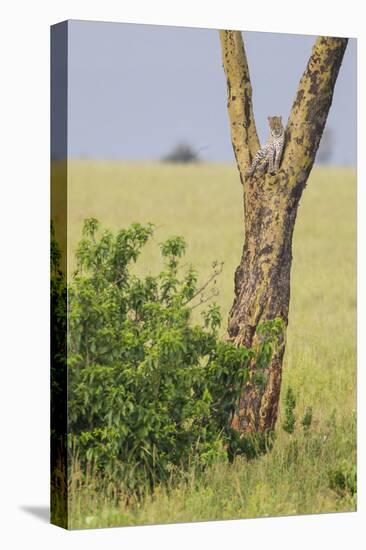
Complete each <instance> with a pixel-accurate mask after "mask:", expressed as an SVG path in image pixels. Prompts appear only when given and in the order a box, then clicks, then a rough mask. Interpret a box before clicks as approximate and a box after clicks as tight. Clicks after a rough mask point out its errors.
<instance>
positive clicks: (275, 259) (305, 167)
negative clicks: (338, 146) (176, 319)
mask: <svg viewBox="0 0 366 550" xmlns="http://www.w3.org/2000/svg"><path fill="white" fill-rule="evenodd" d="M220 39H221V48H222V59H223V66H224V70H225V74H226V79H227V87H228V114H229V119H230V127H231V139H232V144H233V149H234V153H235V158H236V161H237V166H238V170H239V174H240V179H241V182H242V184H243V195H244V197H243V198H244V226H245V239H244V246H243V253H242V258H241V262H240V265H239V266H238V268H237V270H236V272H235V296H234V303H233V306H232V308H231V311H230V314H229V321H228V330H227V339H228V340H230V341H232V342H234V343H235V344H236V345H237V346H240V345H244V346H247V347H250V346H253V345H255V343H256V328H257V326H258V323H259V322H260V321H265V320H269V319H274V318H276V317H281V318H282V319H283V320H284V322H285V326H287V323H288V310H289V302H290V273H291V262H292V236H293V231H294V226H295V221H296V215H297V209H298V205H299V201H300V197H301V194H302V192H303V190H304V188H305V185H306V182H307V179H308V177H309V174H310V171H311V168H312V166H313V163H314V160H315V155H316V152H317V149H318V146H319V142H320V139H321V136H322V133H323V130H324V126H325V123H326V119H327V116H328V112H329V108H330V106H331V103H332V98H333V92H334V86H335V82H336V79H337V76H338V72H339V69H340V66H341V63H342V59H343V55H344V52H345V49H346V46H347V39H345V38H331V37H318V38H317V39H316V41H315V44H314V47H313V50H312V53H311V56H310V59H309V61H308V64H307V67H306V69H305V72H304V74H303V76H302V78H301V80H300V83H299V86H298V90H297V94H296V97H295V100H294V103H293V106H292V109H291V113H290V117H289V120H288V124H287V128H286V142H285V148H284V153H283V158H282V163H281V167H280V170H279V172H278V173H277V174H275V175H270V174H262V175H259V174H258V173H254V175H253V176H251V177H249V178H246V177H245V173H246V171H247V169H248V167H249V165H250V163H251V160H252V158H253V156H254V155H255V153H256V152H257V150H258V149H259V140H258V136H257V132H256V128H255V121H254V115H253V106H252V88H251V83H250V76H249V69H248V63H247V59H246V54H245V49H244V44H243V40H242V35H241V33H240V32H238V31H220ZM284 351H285V337H284V338H283V341H281V342H280V345H279V348H278V350H277V352H276V353H275V354H274V356H273V358H272V361H271V363H270V365H269V366H268V368H267V371H266V373H265V384H264V385H263V387H259V386H258V385H256V384H254V383H253V382H252V381H251V380H252V379H253V376H254V375H255V373H256V365H255V364H254V363H253V364H252V365H251V367H250V378H249V382H248V383H247V384H246V386H245V388H243V391H242V394H241V397H240V399H239V403H238V406H237V409H236V411H235V412H234V414H233V417H232V420H231V425H232V427H233V428H234V429H236V430H238V431H239V432H240V433H242V434H245V433H248V432H262V433H263V432H265V431H267V430H270V429H273V428H274V426H275V423H276V419H277V411H278V403H279V397H280V389H281V377H282V361H283V355H284Z"/></svg>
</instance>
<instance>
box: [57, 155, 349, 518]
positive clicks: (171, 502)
mask: <svg viewBox="0 0 366 550" xmlns="http://www.w3.org/2000/svg"><path fill="white" fill-rule="evenodd" d="M68 173H69V184H68V186H69V187H68V203H69V210H68V215H69V219H68V225H69V229H70V232H69V250H70V257H69V266H70V269H72V268H73V266H74V259H73V254H74V251H75V247H76V244H77V242H78V240H79V239H80V233H81V227H82V223H83V220H84V219H85V218H86V217H90V216H94V217H96V218H98V219H99V220H100V221H101V223H102V224H103V225H109V226H110V227H111V228H112V229H116V228H119V227H122V226H126V225H128V224H129V223H131V222H133V221H140V222H153V223H155V224H156V226H157V227H158V231H157V233H156V237H155V238H156V239H158V241H159V242H160V241H163V240H164V239H165V238H166V237H168V236H171V235H172V234H173V235H174V234H175V235H179V234H182V235H184V237H185V238H186V240H187V242H188V245H189V246H188V252H187V261H188V262H192V263H193V265H195V266H196V267H197V268H198V270H199V273H200V276H201V277H202V279H203V280H204V279H205V278H206V277H207V275H208V274H209V272H210V267H211V263H212V261H213V260H223V261H224V262H225V266H224V272H223V274H222V276H221V278H220V280H219V281H218V285H219V291H220V295H219V297H218V300H217V301H218V303H219V304H220V306H221V308H222V312H223V314H224V317H225V316H226V315H227V313H228V311H229V308H230V306H231V302H232V298H233V274H234V270H235V268H236V266H237V264H238V262H239V259H240V255H241V247H242V241H243V222H242V218H243V211H242V196H241V186H240V183H239V178H238V176H237V173H236V169H235V167H234V166H230V165H214V164H201V165H194V166H174V165H160V164H129V163H119V162H92V161H83V162H72V163H70V164H69V172H68ZM355 183H356V178H355V173H354V171H353V170H351V169H346V168H344V169H343V168H315V169H314V170H313V173H312V175H311V177H310V179H309V182H308V187H307V189H306V190H305V192H304V196H303V199H302V201H301V205H300V209H299V213H298V219H297V224H296V228H295V234H294V245H293V268H292V282H291V304H290V316H289V328H288V337H287V349H286V354H285V362H284V374H283V386H282V387H283V391H282V395H283V396H284V395H285V391H286V389H287V388H288V387H289V386H291V388H292V389H293V390H294V392H295V395H296V400H297V407H296V416H297V423H296V428H295V432H294V434H292V435H289V434H287V433H285V432H284V431H283V430H282V429H281V425H282V422H283V418H282V409H281V410H280V418H279V420H278V424H277V438H276V441H275V444H274V448H273V450H272V451H271V452H270V453H269V454H267V455H266V456H263V457H262V458H260V459H257V460H255V461H252V462H246V461H245V460H244V459H238V460H236V461H235V463H234V464H231V465H229V464H227V463H223V462H221V463H217V464H215V465H213V466H212V467H211V468H209V469H208V470H207V471H206V472H205V473H203V474H200V475H198V473H197V472H195V471H194V470H192V471H190V472H189V473H188V479H186V480H185V481H184V480H182V481H181V480H179V479H174V480H172V483H171V484H170V485H169V484H168V485H166V486H164V487H160V488H159V489H158V490H157V491H156V492H155V493H154V495H152V496H148V497H146V498H145V499H143V500H142V501H141V500H139V501H137V500H136V501H134V500H133V499H131V498H127V495H124V490H123V487H122V486H121V487H118V483H116V482H114V483H109V485H106V484H105V482H104V485H103V484H102V482H101V480H99V479H98V477H97V476H96V474H95V472H94V471H93V468H92V466H91V467H90V470H89V471H88V472H81V471H80V469H79V468H78V463H77V460H75V462H74V464H72V475H71V477H70V504H69V512H70V527H72V528H83V527H96V526H107V525H127V524H128V525H131V524H143V523H165V522H176V521H193V520H195V521H199V520H208V519H225V518H239V517H256V516H266V515H272V516H273V515H287V514H297V513H319V512H330V511H344V510H353V509H354V508H355V496H354V495H352V491H348V490H342V487H341V486H339V487H338V488H337V486H335V485H334V483H332V481H331V479H332V472H333V473H334V471H335V470H337V469H338V470H339V471H341V472H343V471H345V472H346V473H347V472H348V471H352V469H353V468H354V465H355V406H356V405H355V392H356V371H355V328H356V327H355V301H356V294H355V284H356V283H355V248H356V242H355V231H356V220H355V194H356V185H355ZM153 249H154V246H152V247H151V248H149V247H147V250H146V251H145V252H144V256H143V257H142V262H141V263H140V264H139V266H137V267H136V269H137V270H140V273H141V272H143V273H148V272H155V271H156V270H157V269H158V268H159V265H158V259H157V258H156V257H155V256H154V255H153ZM306 407H312V409H313V422H312V425H311V427H310V429H309V433H308V434H305V433H304V431H303V429H302V427H301V418H302V415H303V414H304V412H305V409H306ZM282 408H283V407H282ZM340 485H341V484H340Z"/></svg>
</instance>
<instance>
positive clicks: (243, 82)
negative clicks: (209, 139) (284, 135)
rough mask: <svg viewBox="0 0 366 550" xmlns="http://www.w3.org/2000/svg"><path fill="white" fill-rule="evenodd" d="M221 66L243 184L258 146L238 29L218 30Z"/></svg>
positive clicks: (249, 85) (250, 94)
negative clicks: (225, 83)
mask: <svg viewBox="0 0 366 550" xmlns="http://www.w3.org/2000/svg"><path fill="white" fill-rule="evenodd" d="M220 41H221V51H222V60H223V66H224V70H225V75H226V81H227V93H228V103H227V107H228V112H229V118H230V128H231V141H232V144H233V149H234V154H235V158H236V162H237V165H238V169H239V172H240V176H241V181H242V183H243V182H244V174H245V172H246V170H247V168H248V167H249V165H250V163H251V160H252V158H253V157H254V155H255V154H256V152H257V151H258V149H259V147H260V145H259V140H258V135H257V130H256V127H255V121H254V114H253V105H252V85H251V82H250V75H249V68H248V62H247V57H246V53H245V49H244V43H243V39H242V35H241V32H240V31H224V30H223V31H220Z"/></svg>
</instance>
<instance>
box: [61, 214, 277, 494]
mask: <svg viewBox="0 0 366 550" xmlns="http://www.w3.org/2000/svg"><path fill="white" fill-rule="evenodd" d="M152 235H153V226H152V225H146V226H142V225H140V224H133V225H131V226H130V227H129V228H127V229H122V230H120V231H119V232H118V233H117V234H116V235H114V234H112V233H111V232H110V231H103V232H100V231H99V224H98V222H97V220H95V219H89V220H86V221H85V224H84V228H83V238H82V240H81V242H80V243H79V246H78V249H77V253H76V258H77V269H76V272H75V274H74V275H73V278H72V281H71V284H70V285H69V289H68V315H69V317H68V320H69V330H68V384H69V395H68V419H69V446H70V448H71V449H72V452H77V453H78V457H79V460H80V461H81V462H82V463H84V464H85V463H86V462H88V461H89V462H90V461H91V462H94V463H95V464H97V467H98V469H99V470H100V471H101V472H102V473H103V474H108V473H110V474H111V475H118V476H120V477H123V479H125V482H126V487H130V488H131V489H132V490H135V489H136V487H138V486H141V480H142V478H143V479H144V480H148V481H149V482H150V484H151V485H153V484H154V483H155V481H157V480H163V479H166V478H167V477H169V476H170V477H171V476H172V475H173V474H174V472H175V471H176V469H177V468H182V467H183V468H184V467H185V466H187V465H188V464H189V463H192V461H193V462H195V463H197V465H200V466H201V465H205V464H207V463H208V462H210V461H211V460H213V459H214V458H215V457H217V456H218V455H219V454H223V453H225V452H226V448H227V447H228V446H230V441H231V438H232V436H233V434H232V431H231V429H230V428H229V418H230V414H231V413H232V411H233V408H234V406H235V403H236V402H237V398H238V395H239V392H240V389H241V387H242V385H243V384H244V383H245V382H246V380H247V378H248V363H249V361H250V360H251V359H252V358H253V357H258V362H259V363H260V365H261V367H262V368H263V369H264V368H265V367H266V365H267V364H268V360H269V359H270V354H269V351H268V350H269V348H271V346H273V345H274V342H275V338H276V337H277V336H276V335H277V333H276V331H274V332H273V331H271V329H270V324H269V325H268V326H267V331H265V330H263V336H262V338H261V344H260V346H259V348H258V349H257V350H255V351H254V350H252V349H246V348H244V347H240V348H237V347H235V346H234V345H233V344H231V343H228V342H223V341H221V340H220V339H219V334H218V331H219V328H220V324H221V316H220V311H219V308H218V307H217V305H215V304H214V303H211V304H210V305H209V306H208V307H207V309H206V310H205V311H203V312H202V319H203V322H202V324H201V325H198V324H193V322H192V313H191V312H192V308H194V307H196V306H197V305H200V304H202V303H204V302H206V301H207V299H208V298H210V297H212V296H213V295H214V294H215V292H214V291H212V290H210V285H209V283H210V282H212V283H213V286H214V282H215V278H216V276H217V275H218V274H219V272H220V270H221V267H220V265H219V264H217V263H215V264H214V265H213V273H212V276H211V277H210V278H209V280H208V281H207V282H206V283H205V284H204V285H202V287H201V288H199V287H198V283H197V281H198V277H197V273H196V271H195V270H194V269H193V268H192V267H189V268H186V270H185V271H184V270H182V266H181V258H182V257H183V256H184V253H185V249H186V244H185V242H184V239H183V238H182V237H174V238H171V239H168V240H167V241H165V242H164V243H162V244H161V245H160V249H161V254H162V257H163V262H164V267H163V270H162V271H161V272H160V273H159V274H157V275H155V276H152V275H148V276H146V277H145V278H139V277H137V276H136V275H134V274H133V273H131V269H130V268H131V266H132V264H133V263H134V262H136V261H137V259H138V257H139V255H140V253H141V250H142V248H143V246H144V245H145V244H146V242H147V241H148V239H149V238H150V237H151V236H152ZM276 322H277V324H278V321H276ZM259 360H260V361H259ZM241 450H242V451H243V452H245V446H244V447H243V446H242V449H241Z"/></svg>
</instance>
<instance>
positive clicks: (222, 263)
mask: <svg viewBox="0 0 366 550" xmlns="http://www.w3.org/2000/svg"><path fill="white" fill-rule="evenodd" d="M223 267H224V262H221V263H220V264H219V267H217V268H216V269H215V270H214V271H213V273H212V274H211V275H210V277H209V278H208V279H207V281H206V282H205V283H204V284H203V285H202V286H201V287H200V288H199V289H198V290H196V292H195V293H194V294H193V296H192V297H191V298H189V300H186V301H185V302H183V303H182V305H183V306H186V305H187V304H189V302H191V301H192V300H194V298H196V296H198V295H199V294H201V293H202V292H203V291H204V290H205V288H207V287H208V285H209V284H210V283H211V282H212V281H213V280H214V279H216V277H217V276H218V275H220V273H222V270H223Z"/></svg>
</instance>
